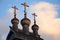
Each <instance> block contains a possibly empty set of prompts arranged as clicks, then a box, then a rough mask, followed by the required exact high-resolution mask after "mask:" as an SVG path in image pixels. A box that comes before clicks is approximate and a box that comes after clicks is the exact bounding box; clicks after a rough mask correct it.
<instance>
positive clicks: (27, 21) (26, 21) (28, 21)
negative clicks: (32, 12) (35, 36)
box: [21, 18, 31, 26]
mask: <svg viewBox="0 0 60 40" xmlns="http://www.w3.org/2000/svg"><path fill="white" fill-rule="evenodd" d="M30 23H31V21H30V20H29V19H28V18H23V19H22V20H21V24H22V25H28V26H29V25H30Z"/></svg>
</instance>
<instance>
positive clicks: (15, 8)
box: [12, 6, 18, 18]
mask: <svg viewBox="0 0 60 40" xmlns="http://www.w3.org/2000/svg"><path fill="white" fill-rule="evenodd" d="M12 8H13V9H14V18H16V10H18V8H17V7H16V6H14V7H12Z"/></svg>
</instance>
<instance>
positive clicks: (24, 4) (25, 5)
mask: <svg viewBox="0 0 60 40" xmlns="http://www.w3.org/2000/svg"><path fill="white" fill-rule="evenodd" d="M21 5H23V6H24V15H25V17H26V7H29V6H28V5H27V4H26V2H24V3H22V4H21Z"/></svg>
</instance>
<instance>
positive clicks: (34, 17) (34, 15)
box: [32, 13, 37, 24]
mask: <svg viewBox="0 0 60 40" xmlns="http://www.w3.org/2000/svg"><path fill="white" fill-rule="evenodd" d="M32 15H33V16H34V24H36V19H35V18H36V17H37V15H36V14H35V13H33V14H32Z"/></svg>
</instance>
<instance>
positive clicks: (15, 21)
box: [11, 6, 19, 24]
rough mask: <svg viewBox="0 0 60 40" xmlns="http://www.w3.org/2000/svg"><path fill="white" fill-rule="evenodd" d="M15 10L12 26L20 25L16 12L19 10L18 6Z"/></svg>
mask: <svg viewBox="0 0 60 40" xmlns="http://www.w3.org/2000/svg"><path fill="white" fill-rule="evenodd" d="M12 8H13V9H14V18H13V19H12V20H11V23H12V24H15V23H16V24H18V23H19V20H18V19H17V18H16V10H18V8H17V7H16V6H14V7H12Z"/></svg>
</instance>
